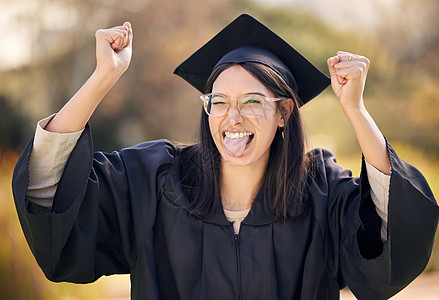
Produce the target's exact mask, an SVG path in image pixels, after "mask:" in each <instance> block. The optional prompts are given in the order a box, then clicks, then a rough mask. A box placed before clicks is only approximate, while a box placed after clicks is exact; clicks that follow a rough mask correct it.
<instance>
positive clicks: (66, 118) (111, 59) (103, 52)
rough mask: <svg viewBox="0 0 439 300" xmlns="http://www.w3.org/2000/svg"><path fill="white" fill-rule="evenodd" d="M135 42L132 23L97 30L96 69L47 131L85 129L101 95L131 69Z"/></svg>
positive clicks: (65, 131)
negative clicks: (129, 67)
mask: <svg viewBox="0 0 439 300" xmlns="http://www.w3.org/2000/svg"><path fill="white" fill-rule="evenodd" d="M132 43H133V30H132V28H131V24H130V23H129V22H125V23H124V24H123V26H116V27H113V28H110V29H99V30H98V31H96V58H97V66H96V70H95V71H94V72H93V74H92V75H91V77H90V78H89V79H88V80H87V82H86V83H84V85H83V86H82V87H81V88H80V89H79V91H78V92H77V93H76V94H75V95H74V96H73V97H72V98H71V99H70V100H69V101H68V102H67V103H66V105H64V107H63V108H62V109H61V110H60V111H59V112H58V113H57V114H56V115H55V117H54V118H53V119H52V120H51V121H50V123H49V124H48V125H47V126H46V128H45V129H46V130H47V131H51V132H58V133H69V132H77V131H80V130H81V129H82V128H84V126H85V124H87V122H88V120H89V119H90V117H91V115H92V114H93V112H94V111H95V109H96V107H97V106H98V105H99V103H100V102H101V100H102V98H103V97H104V96H105V95H106V94H107V92H108V91H109V90H110V89H111V88H112V87H113V86H114V84H115V83H116V82H117V80H118V79H119V77H120V76H121V75H122V74H123V72H125V71H126V69H127V68H128V66H129V64H130V61H131V54H132Z"/></svg>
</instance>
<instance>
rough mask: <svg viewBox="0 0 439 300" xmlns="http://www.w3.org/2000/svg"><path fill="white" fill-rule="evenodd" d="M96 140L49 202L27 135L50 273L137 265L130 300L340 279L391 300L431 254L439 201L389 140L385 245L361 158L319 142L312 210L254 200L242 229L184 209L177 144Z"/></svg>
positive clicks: (32, 209) (279, 289)
mask: <svg viewBox="0 0 439 300" xmlns="http://www.w3.org/2000/svg"><path fill="white" fill-rule="evenodd" d="M92 148H93V147H92V141H91V135H90V130H89V128H88V127H87V128H86V130H85V131H84V132H83V134H82V136H81V138H80V139H79V141H78V143H77V145H76V147H75V149H74V150H73V153H72V154H71V157H70V159H69V161H68V163H67V165H66V168H65V170H64V174H63V176H62V178H61V181H60V183H59V186H58V190H57V192H56V195H55V199H54V203H53V208H52V209H51V210H49V209H44V208H42V207H39V206H37V205H35V204H32V203H29V202H28V201H27V200H26V198H25V193H26V188H27V184H28V170H27V167H28V160H29V154H30V151H31V143H30V144H29V145H28V146H27V148H26V149H25V150H24V152H23V154H22V156H21V157H20V159H19V161H18V163H17V166H16V169H15V172H14V178H13V192H14V197H15V202H16V206H17V211H18V216H19V219H20V222H21V225H22V227H23V231H24V234H25V236H26V239H27V242H28V243H29V246H30V248H31V249H32V252H33V254H34V255H35V257H36V260H37V262H38V264H39V265H40V267H41V268H42V269H43V271H44V273H45V275H46V276H47V278H49V279H50V280H53V281H71V282H76V283H87V282H92V281H95V280H96V279H98V278H99V277H100V276H102V275H109V274H116V273H130V274H131V284H132V287H131V297H132V299H191V300H193V299H338V298H339V289H340V288H342V287H344V286H345V284H347V285H348V286H349V287H350V288H351V290H352V291H353V293H354V294H355V295H356V297H357V298H359V299H384V298H388V297H390V296H391V295H393V294H395V293H397V292H398V291H399V290H401V289H402V288H404V287H405V286H406V285H407V284H408V283H409V282H410V281H412V280H413V279H414V278H415V277H416V276H417V275H418V274H420V273H421V271H422V270H423V269H424V268H425V266H426V264H427V261H428V259H429V256H430V253H431V249H432V245H433V239H434V235H435V230H436V228H437V223H438V215H439V209H438V206H437V204H436V202H435V199H434V197H433V194H432V192H431V190H430V189H429V187H428V185H427V183H426V181H425V179H424V178H423V176H422V175H421V174H420V173H419V171H417V170H416V169H415V168H414V167H412V166H410V165H409V164H407V163H406V162H404V161H402V160H401V159H400V158H399V157H398V156H397V155H396V154H395V152H394V150H393V149H392V148H391V147H390V146H388V151H389V155H390V160H391V165H392V176H391V180H390V199H389V217H388V219H389V225H388V242H387V243H386V244H385V245H384V248H383V249H379V247H381V244H380V243H378V244H379V245H378V246H377V243H376V240H377V239H379V226H380V224H379V223H380V221H379V219H378V221H377V220H376V217H377V216H376V215H375V216H374V214H373V213H372V211H374V207H373V205H371V201H370V196H369V185H368V182H367V176H365V172H366V171H365V168H364V163H363V170H362V176H361V177H360V178H352V177H351V173H350V171H347V170H342V168H341V167H340V166H339V165H337V164H336V161H335V158H334V157H333V156H332V155H331V154H330V153H329V152H327V151H324V150H315V154H316V156H317V160H318V161H317V166H316V171H317V175H316V176H315V178H314V179H311V180H310V191H309V192H308V200H307V203H308V204H307V209H306V210H305V212H304V213H303V214H302V215H300V216H299V217H295V218H292V219H290V220H289V221H288V222H286V223H280V222H276V220H275V219H274V218H273V217H271V216H269V215H267V214H266V213H265V212H264V209H263V205H262V203H261V200H260V199H259V198H257V199H256V200H255V203H254V205H253V207H252V209H251V211H250V213H249V215H248V216H247V218H246V219H245V220H244V221H243V222H242V225H241V229H240V233H239V236H236V235H234V232H233V227H232V225H231V223H229V222H228V221H227V220H226V218H225V216H224V214H222V213H221V214H219V215H216V216H198V215H194V214H191V212H190V211H189V210H188V209H187V203H188V200H187V198H186V197H185V193H184V191H183V189H182V186H181V184H180V179H179V171H178V169H179V168H178V165H179V164H178V159H179V157H178V155H177V151H176V149H175V147H174V146H173V145H172V144H171V143H169V142H167V141H165V140H160V141H153V142H146V143H142V144H140V145H137V146H135V147H131V148H127V149H123V150H122V151H120V152H114V153H112V154H103V153H95V154H94V155H93V149H92ZM371 208H372V209H371ZM371 224H372V225H371ZM373 224H375V226H373ZM374 228H375V229H374ZM376 228H378V230H376ZM377 249H378V253H374V252H376V251H377ZM365 256H366V257H369V258H366V257H365ZM371 257H372V258H371Z"/></svg>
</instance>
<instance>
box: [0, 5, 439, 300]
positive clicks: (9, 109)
mask: <svg viewBox="0 0 439 300" xmlns="http://www.w3.org/2000/svg"><path fill="white" fill-rule="evenodd" d="M243 12H246V13H250V14H251V15H253V16H255V17H256V18H257V19H259V20H261V21H262V22H263V23H264V24H266V25H267V26H268V27H270V28H271V29H273V30H274V31H275V32H277V33H278V34H279V35H280V36H282V37H283V38H284V39H285V40H287V41H288V42H290V43H291V44H292V45H293V47H295V48H296V49H297V50H298V51H299V52H301V53H302V54H303V55H304V56H305V57H307V58H308V59H309V60H310V61H311V62H313V63H314V64H315V65H316V66H317V67H318V68H319V69H320V70H322V71H323V72H324V73H326V74H328V71H327V68H326V59H327V58H328V57H330V56H333V55H335V54H336V52H337V50H346V51H351V52H354V53H358V54H362V55H365V56H367V57H368V58H369V59H370V60H371V62H372V64H371V68H370V71H369V77H368V81H367V86H366V92H365V101H366V106H367V108H368V109H369V111H370V112H371V114H372V115H373V117H374V118H375V120H376V122H377V123H378V125H379V127H380V128H381V130H382V131H383V133H384V135H385V136H386V138H387V139H388V140H389V141H390V142H391V144H392V145H393V147H394V148H395V149H396V151H397V152H398V153H399V154H400V156H401V157H402V158H403V159H405V160H406V161H409V162H410V163H412V164H414V165H415V166H417V167H418V168H419V169H420V170H421V172H423V174H424V175H425V177H426V178H427V180H428V182H429V183H430V185H431V187H432V189H433V193H434V194H435V195H438V192H439V133H438V130H439V105H438V104H439V100H438V99H439V30H438V29H439V18H438V17H437V16H438V15H439V3H438V2H437V0H418V1H409V0H369V1H362V0H339V1H336V0H277V1H273V0H253V1H250V0H248V1H242V0H240V1H237V0H204V1H195V0H186V1H182V0H181V1H180V0H166V1H159V0H145V1H144V0H131V1H116V0H108V1H105V0H100V1H96V0H94V1H93V0H76V1H71V0H69V1H67V0H33V1H26V0H14V1H6V0H0V28H2V30H1V35H0V41H1V43H0V45H1V46H0V118H1V119H0V120H1V121H0V293H1V294H2V295H3V296H2V297H4V299H62V300H67V299H68V300H70V299H127V298H128V297H129V296H128V295H129V278H128V277H127V276H118V277H115V276H112V277H109V278H103V279H100V280H99V281H98V282H97V283H94V284H91V285H85V286H81V285H74V284H67V283H61V284H55V283H51V282H49V281H47V280H46V279H45V278H44V275H43V273H42V272H41V271H40V270H39V268H38V266H37V264H36V262H35V260H34V258H33V256H32V254H31V252H30V250H29V249H28V247H27V245H26V243H25V240H24V236H23V234H22V232H21V229H20V227H19V222H18V219H17V216H16V213H15V210H14V207H13V199H12V194H11V193H12V192H11V189H10V182H11V176H12V175H11V174H12V170H13V166H14V164H15V162H16V160H17V158H18V155H19V153H20V152H21V150H22V149H23V147H24V146H25V144H26V143H27V142H28V141H29V139H30V138H31V137H32V136H33V133H34V129H35V124H36V122H37V121H38V120H40V119H42V118H43V117H46V116H48V115H50V114H52V113H54V112H56V111H57V110H59V109H60V108H61V107H62V105H63V104H64V103H65V102H66V101H67V100H68V99H69V98H70V97H71V96H72V95H73V94H74V93H75V91H76V90H78V89H79V88H80V87H81V85H82V84H83V83H84V82H85V81H86V80H87V78H88V77H89V76H90V75H91V73H92V72H93V69H94V67H95V52H94V51H95V50H94V47H95V42H94V33H95V31H96V30H97V29H99V28H107V27H112V26H115V25H119V24H122V23H123V22H124V21H126V20H129V21H130V22H131V23H132V25H133V29H134V35H135V40H134V49H133V59H132V62H131V66H130V68H129V69H128V71H127V72H126V73H125V74H124V75H123V77H122V78H121V79H120V81H119V82H118V83H117V85H116V86H115V87H114V88H113V89H112V90H111V91H110V93H109V94H108V95H107V96H106V98H105V99H104V101H103V102H102V103H101V105H100V106H99V108H98V110H97V111H96V113H95V114H94V116H93V118H92V120H91V122H90V123H91V126H92V130H93V137H94V144H95V148H96V149H97V150H103V151H112V150H118V149H120V148H122V147H127V146H130V145H133V144H136V143H139V142H142V141H144V140H151V139H156V138H167V139H170V140H172V141H175V142H183V143H193V142H194V141H195V138H196V131H197V124H198V119H199V115H200V113H201V106H200V101H199V100H198V92H197V91H196V90H195V89H193V88H192V87H190V86H189V85H188V84H187V83H185V82H184V81H183V80H182V79H180V78H178V77H177V76H175V75H172V72H173V70H174V68H175V67H176V66H177V65H178V64H179V63H180V62H181V61H183V60H184V59H186V58H187V57H188V56H189V55H190V54H192V53H193V52H194V51H195V50H197V49H198V48H199V47H200V46H201V45H202V44H203V43H204V42H206V41H207V40H208V39H210V38H211V37H212V36H213V35H214V34H216V33H217V32H218V31H219V30H220V29H221V28H222V27H224V26H225V25H226V24H228V23H229V22H230V21H232V20H233V19H234V18H236V17H237V16H238V15H239V14H241V13H243ZM302 111H303V114H304V118H305V122H306V125H307V128H308V134H309V138H310V147H325V148H329V149H330V150H331V151H332V152H334V153H335V154H336V155H337V157H338V161H339V162H340V163H341V164H342V165H343V166H344V167H345V168H350V169H352V170H353V171H354V174H357V175H358V174H359V167H360V159H361V153H360V150H359V147H358V145H357V142H356V140H355V136H354V134H353V131H352V129H351V128H350V126H349V123H348V122H347V121H346V119H345V118H344V116H343V114H342V112H341V109H340V107H339V105H338V104H337V99H336V98H335V96H334V95H333V94H332V91H331V90H330V89H327V90H326V91H325V92H324V93H322V94H321V95H320V96H319V97H318V98H316V99H315V100H313V101H312V102H311V103H309V104H307V105H306V106H304V107H303V108H302ZM407 221H408V222H410V220H407ZM437 240H438V239H437ZM438 271H439V245H438V242H436V245H435V249H434V252H433V256H432V258H431V260H430V262H429V265H428V266H427V271H426V272H424V274H422V275H421V278H420V279H422V278H424V279H425V280H424V281H423V282H421V283H420V284H417V281H415V283H414V284H413V285H410V286H409V287H408V288H407V291H403V293H404V292H406V293H409V292H410V291H416V292H415V293H416V295H417V296H416V297H414V298H410V296H405V297H409V298H404V296H403V293H402V294H400V295H397V296H396V297H394V299H421V298H420V297H421V295H423V294H422V293H421V292H419V291H418V290H416V288H419V286H421V288H420V289H421V290H422V291H424V292H425V291H431V288H432V287H433V286H435V284H434V282H435V281H436V285H437V282H439V277H438V276H437V274H438V273H437V272H438ZM432 278H435V279H434V280H433V279H432ZM429 280H430V281H431V282H432V284H431V285H428V284H426V282H429ZM435 291H436V295H434V296H428V295H426V296H425V298H422V299H435V298H434V297H435V296H437V293H439V291H438V290H437V289H436V290H435ZM424 294H425V293H424ZM343 297H344V298H343V299H349V295H347V294H346V295H344V296H343ZM429 297H431V298H429ZM436 299H437V298H436Z"/></svg>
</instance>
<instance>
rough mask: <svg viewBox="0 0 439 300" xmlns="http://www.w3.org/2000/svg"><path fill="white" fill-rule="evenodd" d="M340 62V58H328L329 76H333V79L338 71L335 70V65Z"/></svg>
mask: <svg viewBox="0 0 439 300" xmlns="http://www.w3.org/2000/svg"><path fill="white" fill-rule="evenodd" d="M339 61H340V59H339V58H338V56H332V57H330V58H328V61H327V64H328V69H329V74H330V75H331V79H332V78H333V77H334V76H337V75H336V70H335V67H334V66H335V64H337V63H338V62H339Z"/></svg>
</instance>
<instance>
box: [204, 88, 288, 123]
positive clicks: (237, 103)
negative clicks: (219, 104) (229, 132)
mask: <svg viewBox="0 0 439 300" xmlns="http://www.w3.org/2000/svg"><path fill="white" fill-rule="evenodd" d="M249 95H256V96H258V97H261V98H262V101H263V109H264V111H265V105H266V104H267V102H278V101H282V100H287V99H288V98H269V97H265V96H264V95H261V94H259V93H247V94H244V95H241V96H240V97H239V98H237V99H232V98H230V97H228V96H226V95H224V94H220V93H208V94H204V95H201V96H200V99H201V101H203V108H204V111H205V112H206V114H207V115H208V116H210V117H212V118H222V117H224V116H225V115H227V113H228V112H229V110H230V106H231V104H232V102H233V101H235V102H236V107H237V108H238V112H239V113H240V114H241V115H242V116H244V117H246V118H250V119H256V118H259V117H249V116H246V115H245V114H244V113H243V112H242V111H241V105H240V104H239V103H240V102H239V100H240V99H241V98H242V97H245V96H249ZM212 96H221V97H223V98H225V99H226V100H227V102H228V103H229V106H228V107H227V110H226V111H225V112H224V114H223V115H221V116H212V115H211V114H210V113H209V112H208V111H207V106H208V104H209V101H210V100H209V99H210V98H209V97H212Z"/></svg>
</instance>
